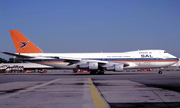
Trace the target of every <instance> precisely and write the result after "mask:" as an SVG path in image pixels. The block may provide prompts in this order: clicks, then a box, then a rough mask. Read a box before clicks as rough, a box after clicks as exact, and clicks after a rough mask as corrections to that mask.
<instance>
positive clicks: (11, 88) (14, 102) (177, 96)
mask: <svg viewBox="0 0 180 108" xmlns="http://www.w3.org/2000/svg"><path fill="white" fill-rule="evenodd" d="M0 107H1V108H62V107H63V108H108V107H109V108H152V107H153V108H180V72H179V71H164V72H163V74H161V75H160V74H158V73H157V72H117V73H115V72H106V73H105V75H89V74H88V73H86V74H81V73H61V72H59V73H58V72H51V73H15V74H0Z"/></svg>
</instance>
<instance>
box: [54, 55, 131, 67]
mask: <svg viewBox="0 0 180 108" xmlns="http://www.w3.org/2000/svg"><path fill="white" fill-rule="evenodd" d="M51 58H55V59H61V60H65V62H69V63H70V64H69V65H71V64H77V65H81V64H86V63H90V62H92V63H98V64H99V65H100V66H101V67H109V66H113V65H118V64H123V65H124V66H129V64H127V63H116V62H109V61H103V60H90V59H82V58H69V57H51Z"/></svg>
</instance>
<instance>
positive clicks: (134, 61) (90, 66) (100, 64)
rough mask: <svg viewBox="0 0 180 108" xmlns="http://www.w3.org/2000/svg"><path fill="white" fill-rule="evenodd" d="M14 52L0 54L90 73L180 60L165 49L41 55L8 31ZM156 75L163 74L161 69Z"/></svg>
mask: <svg viewBox="0 0 180 108" xmlns="http://www.w3.org/2000/svg"><path fill="white" fill-rule="evenodd" d="M9 32H10V34H11V37H12V40H13V42H14V45H15V48H16V50H17V53H9V52H2V53H4V54H8V55H11V56H14V57H16V59H21V60H25V61H30V62H33V63H38V64H43V65H48V66H53V67H55V68H60V69H84V70H89V71H90V74H104V71H114V72H121V71H123V70H124V69H142V68H145V69H149V68H159V69H160V68H162V67H164V66H169V65H172V64H174V63H176V62H178V61H179V59H178V58H177V57H175V56H173V55H171V54H169V53H167V52H166V51H165V50H138V51H129V52H123V53H43V51H42V50H41V49H39V48H38V47H37V46H35V45H34V44H33V43H32V42H31V41H30V40H29V39H27V38H26V37H25V36H24V35H23V34H21V33H20V32H19V31H18V30H9ZM159 74H162V71H161V69H160V70H159Z"/></svg>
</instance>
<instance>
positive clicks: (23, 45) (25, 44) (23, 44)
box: [18, 41, 29, 49]
mask: <svg viewBox="0 0 180 108" xmlns="http://www.w3.org/2000/svg"><path fill="white" fill-rule="evenodd" d="M19 43H21V44H22V46H21V47H19V48H18V49H21V48H24V47H26V46H27V44H28V43H29V41H28V42H19Z"/></svg>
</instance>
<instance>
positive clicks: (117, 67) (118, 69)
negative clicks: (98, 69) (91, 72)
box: [107, 64, 124, 72]
mask: <svg viewBox="0 0 180 108" xmlns="http://www.w3.org/2000/svg"><path fill="white" fill-rule="evenodd" d="M123 67H124V64H116V65H114V66H109V67H107V71H115V72H122V71H123Z"/></svg>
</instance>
